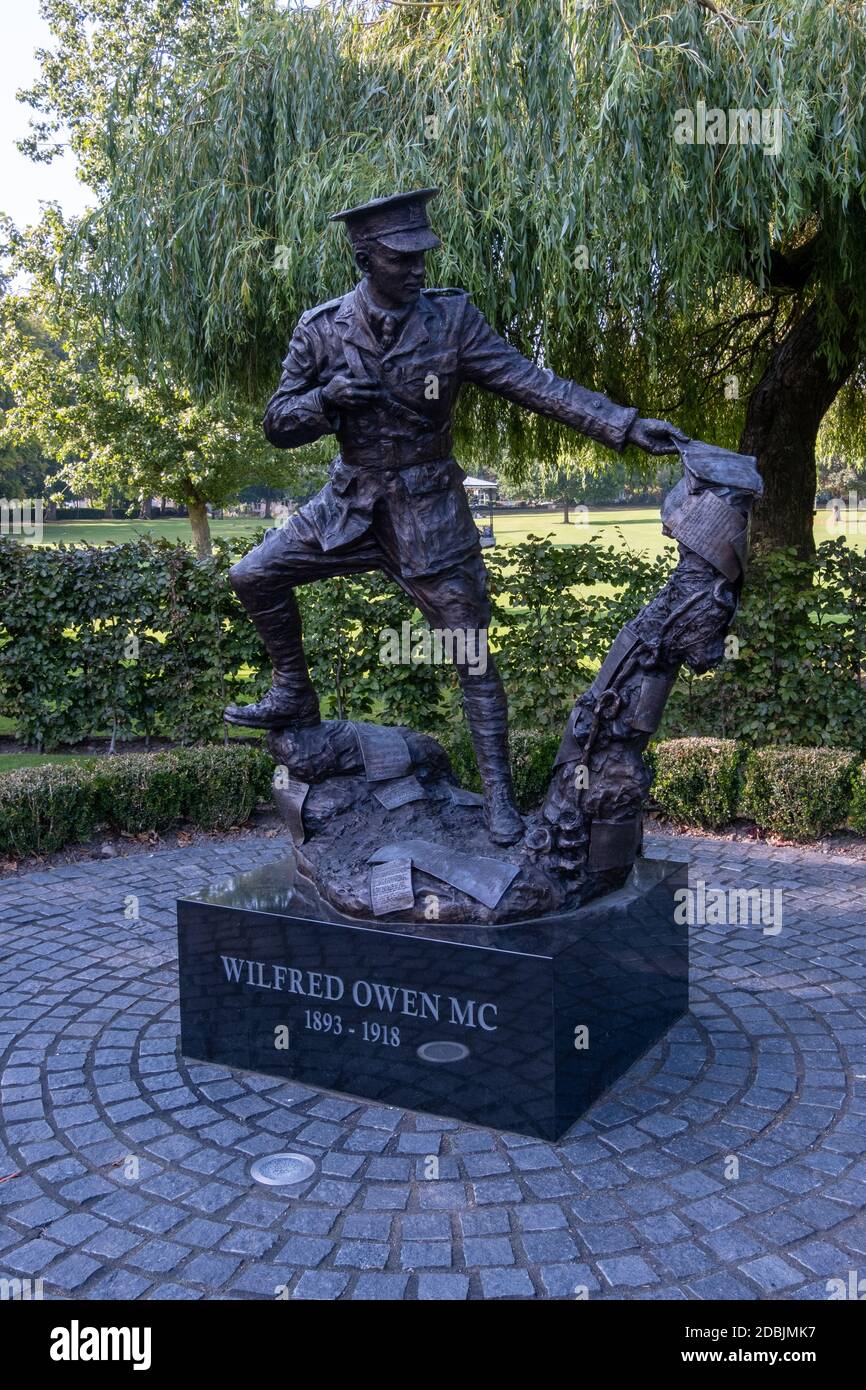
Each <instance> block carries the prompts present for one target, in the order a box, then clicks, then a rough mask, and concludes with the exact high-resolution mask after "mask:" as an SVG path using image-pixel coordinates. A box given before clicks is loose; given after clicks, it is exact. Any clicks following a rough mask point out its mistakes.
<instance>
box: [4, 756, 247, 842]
mask: <svg viewBox="0 0 866 1390" xmlns="http://www.w3.org/2000/svg"><path fill="white" fill-rule="evenodd" d="M272 774H273V761H272V759H271V758H269V757H268V755H267V753H266V752H265V751H264V750H263V749H258V748H254V747H252V746H251V745H248V744H239V745H235V746H231V745H230V746H229V747H227V748H221V747H218V746H216V745H212V746H209V747H204V748H177V749H173V750H172V751H171V752H164V753H123V754H120V755H118V756H117V757H114V758H90V759H87V760H86V761H84V762H81V763H56V764H50V763H49V764H46V765H45V766H44V767H35V768H22V769H20V770H19V771H17V772H9V773H6V774H5V775H4V776H2V777H0V854H7V855H12V856H14V857H15V858H25V857H26V856H28V855H32V854H50V853H51V852H52V851H53V850H58V849H62V848H63V847H64V846H65V845H70V844H80V843H81V842H82V841H85V840H88V839H90V837H91V836H92V835H94V834H96V832H97V831H99V830H102V829H111V830H114V831H126V832H127V833H129V834H138V833H139V832H140V831H142V830H169V829H171V828H172V827H173V826H176V825H180V824H181V823H183V822H191V823H192V824H194V825H196V826H200V827H202V828H205V829H214V830H225V829H227V828H228V827H229V826H230V825H239V824H242V823H243V822H244V821H246V820H248V819H249V816H250V813H251V811H252V810H253V807H254V806H255V805H256V802H257V801H260V800H261V799H262V798H263V797H266V796H268V795H269V793H270V781H271V776H272Z"/></svg>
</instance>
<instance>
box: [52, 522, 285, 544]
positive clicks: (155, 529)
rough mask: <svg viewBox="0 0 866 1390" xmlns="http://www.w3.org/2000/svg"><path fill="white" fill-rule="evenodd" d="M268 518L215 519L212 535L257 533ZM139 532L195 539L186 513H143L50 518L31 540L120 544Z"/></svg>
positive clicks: (185, 539)
mask: <svg viewBox="0 0 866 1390" xmlns="http://www.w3.org/2000/svg"><path fill="white" fill-rule="evenodd" d="M269 524H272V523H268V522H265V521H264V520H263V519H262V518H261V517H240V516H235V517H227V518H226V519H225V520H224V521H212V522H211V524H210V529H211V535H212V536H215V537H216V536H220V537H222V538H224V539H226V540H230V539H232V538H233V537H235V536H241V537H247V536H254V535H255V533H256V532H257V531H260V530H261V528H262V527H263V526H266V525H269ZM139 536H157V537H158V536H162V537H164V538H165V539H166V540H168V541H186V542H187V544H191V542H192V532H191V531H190V527H189V522H188V521H187V520H186V519H185V518H184V517H169V518H168V519H167V520H165V521H161V520H159V519H157V520H155V521H142V520H141V518H140V517H130V518H126V519H124V518H121V519H120V520H114V521H46V522H44V523H43V532H42V540H41V541H33V542H29V543H30V544H34V545H82V544H85V543H86V544H87V545H120V544H121V543H122V542H123V541H134V540H137V539H138V537H139Z"/></svg>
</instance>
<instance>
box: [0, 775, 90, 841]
mask: <svg viewBox="0 0 866 1390" xmlns="http://www.w3.org/2000/svg"><path fill="white" fill-rule="evenodd" d="M96 821H97V814H96V805H95V782H94V777H93V772H92V769H91V768H90V767H89V766H87V765H85V764H81V765H79V764H74V765H69V764H63V763H53V764H52V763H49V764H47V765H46V766H44V767H28V768H21V769H19V770H18V771H17V772H8V773H6V775H5V776H3V777H0V852H2V853H4V854H11V855H15V857H16V858H24V857H25V856H27V855H31V854H50V853H51V852H52V851H53V850H57V849H62V848H63V846H64V845H68V844H75V843H76V842H80V841H82V840H87V839H89V837H90V836H91V835H92V834H93V831H94V829H95V827H96Z"/></svg>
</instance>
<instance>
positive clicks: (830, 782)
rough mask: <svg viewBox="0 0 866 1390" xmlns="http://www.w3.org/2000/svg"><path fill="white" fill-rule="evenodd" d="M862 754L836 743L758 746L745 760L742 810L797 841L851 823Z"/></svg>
mask: <svg viewBox="0 0 866 1390" xmlns="http://www.w3.org/2000/svg"><path fill="white" fill-rule="evenodd" d="M858 761H859V759H858V756H857V754H856V753H853V752H851V751H849V750H847V749H836V748H756V749H754V750H752V751H751V752H749V753H748V754H747V756H746V759H745V762H744V765H743V784H742V792H741V795H740V804H739V814H740V815H741V816H745V817H747V818H748V819H750V820H753V821H755V823H756V824H757V825H758V826H759V828H760V829H761V830H768V831H771V832H773V833H774V834H777V835H783V836H785V838H786V839H792V840H814V839H816V838H817V837H818V836H819V835H826V834H827V833H828V832H829V831H831V830H837V829H838V828H839V827H840V826H842V825H844V824H845V821H846V820H847V817H848V813H849V809H850V805H851V777H852V773H853V772H854V770H855V768H856V766H857V763H858Z"/></svg>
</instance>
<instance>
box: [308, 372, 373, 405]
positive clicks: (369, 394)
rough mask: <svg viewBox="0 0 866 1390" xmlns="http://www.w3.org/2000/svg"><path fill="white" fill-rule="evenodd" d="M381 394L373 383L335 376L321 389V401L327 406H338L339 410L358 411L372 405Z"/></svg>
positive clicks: (352, 377)
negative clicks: (362, 407)
mask: <svg viewBox="0 0 866 1390" xmlns="http://www.w3.org/2000/svg"><path fill="white" fill-rule="evenodd" d="M381 394H382V392H381V388H380V387H379V386H378V385H377V384H376V382H375V381H363V380H361V378H359V377H355V376H342V375H339V376H335V377H332V379H331V380H330V381H329V382H328V384H327V386H323V387H322V399H323V400H324V401H325V402H326V404H327V405H336V406H339V407H340V409H341V410H358V409H359V408H360V407H361V406H365V405H372V404H373V402H374V401H376V400H378V398H379V396H380V395H381Z"/></svg>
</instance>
